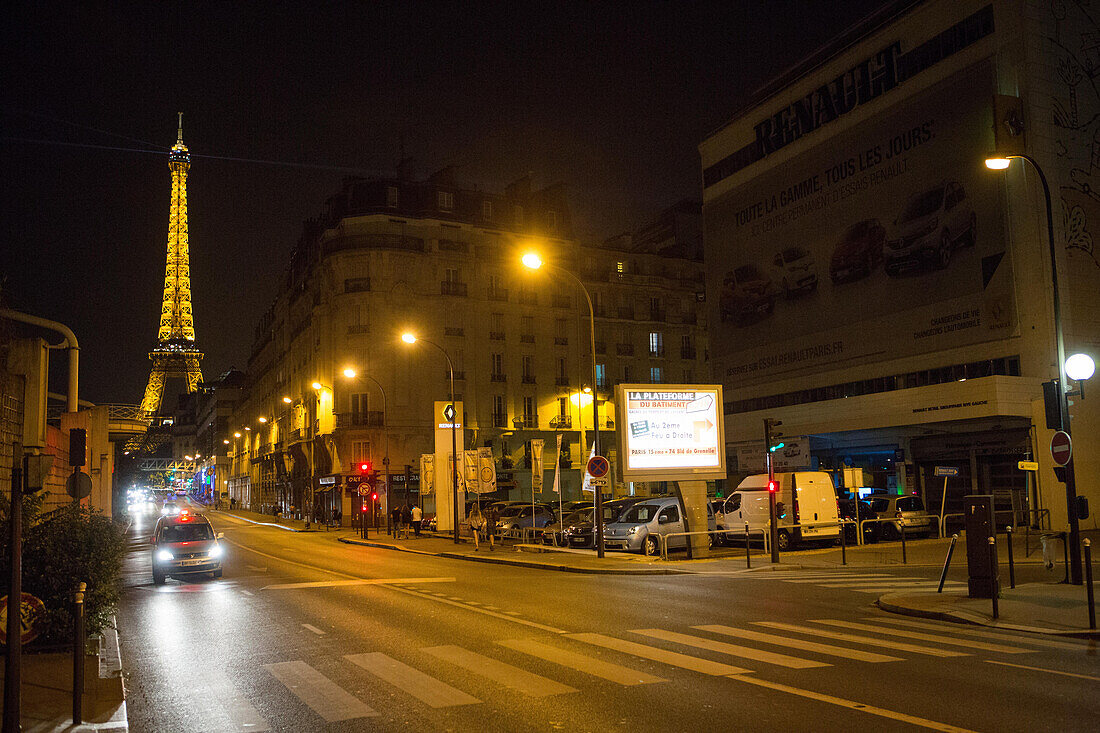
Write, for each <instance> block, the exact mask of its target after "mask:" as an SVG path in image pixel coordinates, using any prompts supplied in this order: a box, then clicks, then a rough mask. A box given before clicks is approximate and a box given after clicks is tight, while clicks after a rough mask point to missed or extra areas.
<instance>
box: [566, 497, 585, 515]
mask: <svg viewBox="0 0 1100 733" xmlns="http://www.w3.org/2000/svg"><path fill="white" fill-rule="evenodd" d="M591 508H592V500H591V499H573V500H572V501H566V502H562V505H561V512H562V515H563V516H564V515H566V514H572V513H573V512H575V511H579V510H581V509H591Z"/></svg>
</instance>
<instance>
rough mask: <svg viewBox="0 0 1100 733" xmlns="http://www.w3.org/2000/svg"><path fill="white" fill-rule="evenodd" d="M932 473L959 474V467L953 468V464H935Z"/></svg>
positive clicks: (937, 474)
mask: <svg viewBox="0 0 1100 733" xmlns="http://www.w3.org/2000/svg"><path fill="white" fill-rule="evenodd" d="M934 475H936V476H958V475H959V469H957V468H955V467H954V466H936V470H935V472H934Z"/></svg>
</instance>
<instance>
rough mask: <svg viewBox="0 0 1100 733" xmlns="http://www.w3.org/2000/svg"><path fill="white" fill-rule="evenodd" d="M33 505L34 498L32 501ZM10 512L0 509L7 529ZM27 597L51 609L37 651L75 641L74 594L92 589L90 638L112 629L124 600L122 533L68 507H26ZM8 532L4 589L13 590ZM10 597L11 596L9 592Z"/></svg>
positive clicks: (87, 601) (0, 561) (87, 608)
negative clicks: (41, 509)
mask: <svg viewBox="0 0 1100 733" xmlns="http://www.w3.org/2000/svg"><path fill="white" fill-rule="evenodd" d="M27 498H28V499H31V497H27ZM7 508H8V507H7V506H0V514H3V519H4V526H5V528H6V527H7V514H8V512H7ZM24 508H25V509H27V510H28V511H25V512H24V524H23V592H25V593H31V594H33V595H35V596H37V597H38V598H40V599H41V600H42V603H43V604H44V605H45V606H46V616H45V619H44V621H43V624H42V631H41V632H40V633H39V636H38V638H37V639H35V640H34V642H32V643H33V645H34V646H54V645H59V644H66V643H68V642H69V640H70V639H71V638H72V623H73V621H72V606H73V593H74V592H75V591H76V588H77V585H78V584H79V583H87V584H88V588H87V592H86V593H85V595H84V616H85V628H86V629H87V632H88V634H89V635H91V634H96V633H99V631H101V630H102V629H103V628H105V627H107V626H109V625H110V620H111V615H112V614H113V613H114V612H115V608H116V606H117V605H118V601H119V597H120V589H119V586H120V578H121V574H122V558H123V555H124V554H125V552H126V540H125V532H124V531H123V529H122V527H120V526H119V525H117V524H115V523H114V522H112V521H111V520H110V519H109V518H107V517H105V516H103V515H102V514H100V513H99V512H98V511H95V510H91V509H88V508H86V507H82V506H79V505H71V504H70V505H68V506H65V507H62V508H60V509H56V510H54V511H52V512H49V513H46V514H38V511H37V509H38V507H37V506H36V505H35V504H34V503H31V502H28V506H25V507H24ZM8 535H9V532H7V531H5V532H4V533H3V540H2V541H0V547H2V550H3V552H2V555H0V565H2V566H3V576H2V580H0V583H2V584H3V585H4V586H5V588H6V586H7V585H8V578H9V576H10V571H9V569H8V544H9V542H8V540H9V537H8ZM5 592H6V591H5Z"/></svg>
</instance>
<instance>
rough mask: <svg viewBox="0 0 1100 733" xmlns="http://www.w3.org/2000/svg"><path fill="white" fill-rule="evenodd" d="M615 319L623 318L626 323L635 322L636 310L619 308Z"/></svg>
mask: <svg viewBox="0 0 1100 733" xmlns="http://www.w3.org/2000/svg"><path fill="white" fill-rule="evenodd" d="M615 317H616V318H622V319H623V320H626V321H633V320H634V309H633V308H617V309H616V310H615Z"/></svg>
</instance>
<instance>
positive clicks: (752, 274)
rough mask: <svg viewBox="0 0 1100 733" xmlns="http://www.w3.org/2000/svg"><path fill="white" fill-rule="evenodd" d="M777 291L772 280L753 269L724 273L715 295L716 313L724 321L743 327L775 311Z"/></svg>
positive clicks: (742, 267) (745, 268) (739, 268)
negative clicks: (716, 296)
mask: <svg viewBox="0 0 1100 733" xmlns="http://www.w3.org/2000/svg"><path fill="white" fill-rule="evenodd" d="M776 293H777V290H776V287H775V283H774V282H772V279H771V278H770V277H768V275H767V274H766V273H765V272H764V271H763V270H761V269H760V268H759V267H757V266H756V265H741V266H740V267H737V268H734V269H733V270H730V271H729V272H727V273H726V276H725V277H724V278H723V279H722V289H721V292H720V293H719V294H718V309H719V314H720V317H721V319H722V320H723V321H729V322H733V323H734V324H736V325H746V324H748V323H751V322H753V321H756V320H759V319H760V318H763V317H764V316H767V315H769V314H771V312H772V311H773V310H775V298H776Z"/></svg>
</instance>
